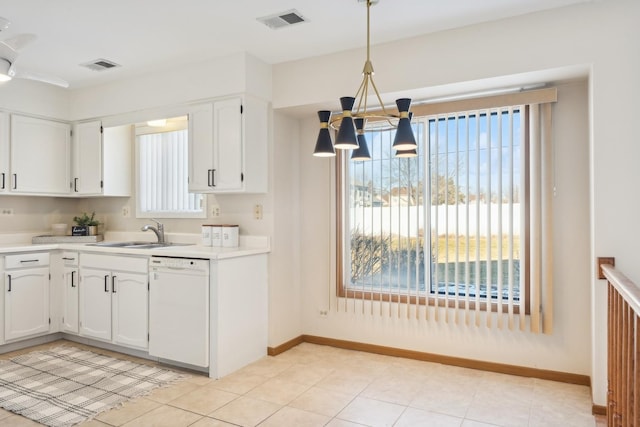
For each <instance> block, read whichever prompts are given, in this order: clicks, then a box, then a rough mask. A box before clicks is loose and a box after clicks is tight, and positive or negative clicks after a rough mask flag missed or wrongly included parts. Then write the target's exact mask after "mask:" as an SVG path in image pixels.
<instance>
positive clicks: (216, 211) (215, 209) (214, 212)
mask: <svg viewBox="0 0 640 427" xmlns="http://www.w3.org/2000/svg"><path fill="white" fill-rule="evenodd" d="M211 216H212V217H214V218H217V217H219V216H220V205H211Z"/></svg>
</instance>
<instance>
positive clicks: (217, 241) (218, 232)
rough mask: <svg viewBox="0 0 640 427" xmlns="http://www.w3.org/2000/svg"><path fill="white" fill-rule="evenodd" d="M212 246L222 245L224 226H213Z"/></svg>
mask: <svg viewBox="0 0 640 427" xmlns="http://www.w3.org/2000/svg"><path fill="white" fill-rule="evenodd" d="M211 246H222V226H221V225H212V226H211Z"/></svg>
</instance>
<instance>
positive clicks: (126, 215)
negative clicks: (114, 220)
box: [122, 206, 131, 218]
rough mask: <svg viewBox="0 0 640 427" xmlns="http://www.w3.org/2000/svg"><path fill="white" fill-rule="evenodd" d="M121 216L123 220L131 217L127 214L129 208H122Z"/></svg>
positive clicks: (129, 213)
mask: <svg viewBox="0 0 640 427" xmlns="http://www.w3.org/2000/svg"><path fill="white" fill-rule="evenodd" d="M122 216H123V217H125V218H129V217H130V216H131V212H129V206H123V207H122Z"/></svg>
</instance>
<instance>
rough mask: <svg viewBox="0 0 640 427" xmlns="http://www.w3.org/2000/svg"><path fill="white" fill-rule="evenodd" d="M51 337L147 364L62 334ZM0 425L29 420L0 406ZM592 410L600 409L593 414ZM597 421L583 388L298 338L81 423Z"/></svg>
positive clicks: (343, 426)
mask: <svg viewBox="0 0 640 427" xmlns="http://www.w3.org/2000/svg"><path fill="white" fill-rule="evenodd" d="M58 345H73V346H76V347H81V348H87V349H90V350H93V351H96V352H99V353H104V354H109V355H111V356H114V357H120V358H126V359H131V360H136V361H139V362H141V363H153V362H149V361H146V360H141V359H137V358H135V357H130V356H126V355H122V354H119V353H113V352H110V351H106V350H102V349H97V348H93V347H88V346H83V345H80V344H77V343H71V342H69V341H57V342H54V343H50V344H46V345H42V346H38V347H32V348H29V349H26V350H22V351H20V352H13V353H7V354H4V355H1V356H0V358H2V359H6V358H11V357H13V356H15V355H16V354H19V353H25V352H29V351H34V350H38V349H42V348H49V347H53V346H58ZM0 411H1V412H0V426H34V425H36V426H37V425H39V424H36V423H34V422H32V421H30V420H28V419H26V418H24V417H21V416H19V415H15V414H12V413H11V412H7V411H3V410H0ZM599 418H600V417H599ZM230 425H240V426H256V425H259V426H277V427H289V426H291V427H305V426H310V427H312V426H328V427H349V426H396V427H408V426H443V427H444V426H462V427H486V426H531V427H533V426H562V427H567V426H576V427H582V426H596V425H598V426H600V425H602V426H605V425H606V420H602V419H598V420H596V418H594V417H593V416H592V415H591V397H590V391H589V388H588V387H583V386H576V385H571V384H563V383H556V382H552V381H544V380H538V379H532V378H522V377H515V376H510V375H502V374H495V373H490V372H483V371H476V370H471V369H464V368H457V367H451V366H446V365H440V364H436V363H428V362H419V361H415V360H408V359H402V358H397V357H388V356H381V355H375V354H369V353H362V352H357V351H349V350H342V349H336V348H332V347H326V346H318V345H313V344H307V343H305V344H300V345H298V346H297V347H295V348H293V349H291V350H289V351H287V352H285V353H283V354H281V355H278V356H276V357H265V358H264V359H262V360H260V361H258V362H256V363H253V364H251V365H249V366H247V367H245V368H243V369H241V370H240V371H238V372H236V373H233V374H231V375H229V376H227V377H224V378H222V379H220V380H218V381H215V380H211V379H209V378H207V377H205V376H200V375H189V376H188V378H187V379H185V380H183V381H181V382H178V383H176V384H174V385H172V386H169V387H166V388H162V389H158V390H155V391H154V392H152V393H151V394H150V395H148V396H146V397H142V398H138V399H136V400H133V401H130V402H127V403H126V404H124V405H123V406H121V407H118V408H114V409H111V410H110V411H107V412H104V413H102V414H100V415H99V416H98V417H96V419H94V420H92V421H88V422H85V423H82V424H81V426H82V427H108V426H124V427H138V426H140V427H149V426H154V427H163V426H167V427H182V426H193V427H220V426H230Z"/></svg>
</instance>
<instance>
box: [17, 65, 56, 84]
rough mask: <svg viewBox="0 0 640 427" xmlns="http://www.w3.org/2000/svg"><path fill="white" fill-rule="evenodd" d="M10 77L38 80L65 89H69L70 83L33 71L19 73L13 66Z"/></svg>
mask: <svg viewBox="0 0 640 427" xmlns="http://www.w3.org/2000/svg"><path fill="white" fill-rule="evenodd" d="M9 75H11V76H13V77H15V78H17V79H27V80H36V81H39V82H42V83H48V84H50V85H55V86H60V87H64V88H67V87H69V82H67V81H66V80H63V79H61V78H60V77H56V76H51V75H48V74H41V73H34V72H31V71H18V70H16V69H15V67H13V66H12V67H11V68H10V69H9Z"/></svg>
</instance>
